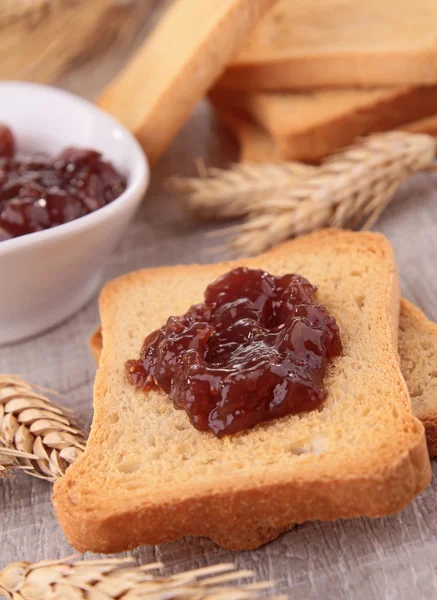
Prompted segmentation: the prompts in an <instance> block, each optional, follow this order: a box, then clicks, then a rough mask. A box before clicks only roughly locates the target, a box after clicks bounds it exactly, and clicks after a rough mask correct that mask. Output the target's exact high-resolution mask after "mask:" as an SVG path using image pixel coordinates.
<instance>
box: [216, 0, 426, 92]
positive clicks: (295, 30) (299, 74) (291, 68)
mask: <svg viewBox="0 0 437 600" xmlns="http://www.w3.org/2000/svg"><path fill="white" fill-rule="evenodd" d="M436 18H437V9H436V7H435V4H434V3H433V2H431V3H430V2H429V0H415V2H414V3H413V2H411V0H384V2H381V1H380V0H366V2H362V0H348V1H347V2H338V0H324V1H323V2H320V0H294V1H293V2H291V1H290V0H279V1H278V2H277V3H276V4H275V5H274V6H273V8H272V9H271V10H270V12H269V13H268V14H267V15H266V17H265V18H264V19H263V20H262V21H261V22H260V23H259V24H258V25H257V27H255V29H254V31H253V32H252V34H251V35H250V36H248V38H247V39H246V40H245V43H244V45H243V47H242V49H241V50H240V52H239V53H238V54H237V55H236V56H235V57H234V60H233V61H232V62H231V63H230V64H229V65H228V69H227V71H226V72H225V74H224V76H223V77H222V80H221V83H220V85H222V86H224V87H227V88H228V89H229V88H234V89H242V90H248V89H295V90H302V89H316V88H324V87H331V86H332V87H337V88H338V87H339V88H347V87H364V88H373V87H394V86H404V85H412V86H415V85H432V84H435V83H437V39H436V35H435V29H434V27H433V24H434V23H435V21H436ZM351 23H353V25H351ZM327 24H329V26H327ZM418 32H420V35H419V36H418Z"/></svg>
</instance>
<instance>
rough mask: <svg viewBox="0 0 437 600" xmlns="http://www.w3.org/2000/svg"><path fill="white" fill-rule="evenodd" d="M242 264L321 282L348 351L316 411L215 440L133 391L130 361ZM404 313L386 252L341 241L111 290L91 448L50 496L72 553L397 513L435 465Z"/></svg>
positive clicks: (260, 536)
mask: <svg viewBox="0 0 437 600" xmlns="http://www.w3.org/2000/svg"><path fill="white" fill-rule="evenodd" d="M241 265H244V266H246V267H249V268H251V269H261V270H263V271H265V272H268V273H272V274H274V275H275V276H277V277H283V276H285V275H287V274H291V273H297V274H299V275H301V276H302V277H303V278H306V279H308V281H310V282H311V283H312V284H314V285H316V286H317V287H318V290H317V294H316V300H317V302H318V303H320V304H321V305H323V306H324V307H325V308H326V310H327V311H328V312H329V315H332V316H333V317H334V318H335V321H336V323H337V325H338V327H339V332H340V336H341V343H342V351H341V353H340V354H339V355H338V356H334V357H333V358H331V359H330V360H329V363H328V365H327V369H326V373H325V376H324V378H323V387H324V388H325V389H326V392H327V394H326V397H325V399H324V401H323V402H322V403H321V404H320V405H319V406H317V408H315V409H314V410H311V411H309V412H299V413H298V414H288V415H287V416H282V417H281V418H277V419H274V420H269V421H265V422H260V423H258V424H257V425H256V426H254V427H252V428H250V429H247V430H242V431H240V432H238V433H233V434H231V435H225V436H223V437H222V438H219V437H217V436H216V435H214V433H213V432H212V431H199V430H198V429H196V428H195V427H193V425H192V424H191V423H190V420H189V418H188V415H187V413H186V412H185V411H184V410H176V409H175V407H174V406H173V403H172V402H171V401H170V399H169V397H168V396H167V395H166V394H164V393H163V392H162V391H161V390H159V389H156V388H153V387H151V388H150V389H149V390H148V391H147V393H144V391H143V390H140V389H138V388H137V387H134V386H132V385H131V384H130V383H129V382H128V378H127V373H126V367H125V363H126V361H128V360H129V359H132V358H133V357H138V356H139V355H140V352H141V349H142V347H143V344H144V340H145V338H146V337H147V336H150V334H151V333H152V332H155V331H156V330H159V328H161V327H162V326H163V324H165V323H166V322H167V319H168V318H169V317H170V316H174V315H183V314H184V313H186V311H187V310H188V309H189V307H191V306H192V305H194V304H196V303H199V302H201V301H202V298H203V294H204V292H205V289H206V288H207V286H208V285H209V284H211V282H213V281H215V280H216V279H217V278H218V277H220V276H222V275H223V274H224V273H227V272H228V271H229V270H230V269H233V268H235V267H239V266H241ZM399 301H400V296H399V280H398V276H397V270H396V264H395V259H394V256H393V251H392V248H391V246H390V244H389V242H388V241H387V240H386V239H385V238H384V237H383V236H381V235H379V234H374V233H351V232H340V231H333V230H326V231H320V232H317V233H315V234H312V235H309V236H306V237H304V238H300V239H298V240H295V241H291V242H288V243H285V244H282V245H281V246H279V247H277V248H275V249H274V250H271V251H269V252H267V253H265V254H263V255H261V256H258V257H256V258H253V259H247V260H244V261H238V262H234V263H229V262H228V263H221V264H215V265H204V266H199V265H191V266H179V267H164V268H158V269H146V270H142V271H138V272H136V273H131V274H129V275H126V276H124V277H121V278H119V279H117V280H115V281H113V282H111V283H109V284H108V285H107V286H106V287H105V288H104V290H103V292H102V294H101V297H100V316H101V324H102V330H103V335H104V345H103V349H102V353H101V356H100V361H99V369H98V371H97V375H96V381H95V387H94V420H93V426H92V431H91V435H90V439H89V442H88V445H87V449H86V452H85V453H84V455H83V456H82V457H81V458H80V459H79V460H78V461H77V463H75V464H74V465H72V466H71V467H70V468H69V469H68V471H67V473H66V475H65V477H64V478H63V479H62V480H60V481H58V482H57V483H56V485H55V489H54V496H53V502H54V506H55V510H56V513H57V515H58V518H59V520H60V523H61V526H62V527H63V530H64V532H65V534H66V536H67V538H68V539H69V541H70V543H71V544H72V545H73V546H74V547H75V548H77V549H78V550H92V551H95V552H120V551H123V550H127V549H129V548H133V547H136V546H138V545H140V544H144V543H146V544H159V543H162V542H165V541H169V540H174V539H176V538H178V537H180V536H184V535H197V536H207V537H210V538H211V539H212V540H214V541H215V542H217V543H218V544H219V545H222V546H224V547H226V548H232V549H235V550H241V549H249V548H255V547H257V546H259V545H260V544H262V543H264V542H266V541H267V540H268V539H271V537H274V536H276V535H277V534H278V533H279V532H280V531H281V530H284V529H286V528H288V527H290V524H293V523H302V522H304V521H307V520H316V519H322V520H335V519H339V518H349V517H358V516H368V517H377V516H382V515H388V514H391V513H394V512H396V511H398V510H400V509H401V508H403V507H404V506H405V505H406V504H408V503H409V502H410V501H412V500H413V498H414V497H415V496H416V495H417V494H418V493H420V491H421V490H422V489H423V488H424V487H425V486H427V485H428V483H429V481H430V477H431V469H430V464H429V457H428V453H427V449H426V441H425V434H424V427H423V425H422V423H421V422H420V421H419V420H418V419H417V418H415V417H414V416H413V414H412V409H411V403H410V398H409V394H408V390H407V387H406V384H405V381H404V379H403V377H402V374H401V371H400V368H399V363H398V353H397V342H398V340H397V332H398V321H399ZM299 310H300V309H299ZM312 351H313V350H312ZM314 352H315V350H314ZM308 360H312V359H308Z"/></svg>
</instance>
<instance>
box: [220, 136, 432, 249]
mask: <svg viewBox="0 0 437 600" xmlns="http://www.w3.org/2000/svg"><path fill="white" fill-rule="evenodd" d="M436 148H437V140H436V138H434V137H432V136H428V135H419V134H411V133H405V132H401V131H392V132H389V133H383V134H377V135H373V136H369V137H368V138H364V139H363V140H361V141H360V142H358V143H357V144H355V145H354V146H351V147H350V148H347V149H345V150H344V151H343V152H340V153H338V154H337V155H334V156H333V157H332V158H331V159H330V160H328V161H326V162H325V163H324V164H322V165H321V166H320V167H318V169H317V171H315V172H314V174H313V175H312V176H310V177H308V178H306V179H305V180H301V181H297V182H296V184H295V185H293V186H290V187H289V189H288V190H286V191H283V192H280V193H278V194H274V195H272V196H271V197H270V198H268V199H267V200H266V201H265V202H263V203H261V204H259V205H258V206H256V207H255V208H254V209H253V210H251V211H250V213H249V214H248V216H247V219H246V221H245V222H244V223H243V224H242V225H241V227H239V228H238V229H237V233H236V235H235V237H234V239H233V240H232V241H231V244H230V246H231V248H232V250H233V251H234V253H236V254H257V253H258V252H262V251H264V250H265V249H266V248H269V247H271V246H273V245H275V244H277V243H279V242H281V241H284V240H286V239H288V238H291V237H295V236H299V235H303V234H306V233H309V232H311V231H314V230H316V229H321V228H323V227H340V228H342V227H346V228H360V229H369V228H370V227H371V226H372V225H373V224H374V223H375V222H376V221H377V219H378V218H379V217H380V215H381V213H382V212H383V211H384V209H385V208H386V207H387V205H388V204H389V203H390V201H391V199H392V198H393V195H394V192H395V190H396V188H397V187H398V186H399V184H400V183H401V182H402V181H404V180H405V179H406V178H407V177H408V176H410V175H411V174H412V173H414V172H417V171H421V170H423V169H426V168H427V167H428V166H429V165H430V164H431V163H432V161H433V159H434V157H435V154H436Z"/></svg>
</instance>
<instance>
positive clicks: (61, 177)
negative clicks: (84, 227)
mask: <svg viewBox="0 0 437 600" xmlns="http://www.w3.org/2000/svg"><path fill="white" fill-rule="evenodd" d="M125 189H126V179H125V177H124V176H123V175H121V174H120V173H118V171H117V170H116V169H115V167H114V166H113V165H112V164H111V163H110V162H109V161H106V160H104V159H103V157H102V155H101V153H100V152H97V151H95V150H88V149H80V148H71V147H70V148H65V149H64V150H62V151H61V152H60V153H58V154H57V155H56V156H54V157H53V158H51V157H48V156H46V155H42V154H39V155H32V156H25V157H20V156H18V153H17V151H16V142H15V139H14V135H13V132H12V130H11V129H10V128H9V127H7V126H6V125H3V124H0V241H1V240H5V239H9V238H11V237H19V236H22V235H26V234H28V233H34V232H36V231H42V230H44V229H50V228H51V227H55V226H56V225H62V224H64V223H68V222H69V221H73V220H74V219H78V218H79V217H83V216H85V215H87V214H89V213H91V212H93V211H95V210H97V209H99V208H102V207H103V206H106V205H107V204H109V203H110V202H112V201H113V200H115V199H116V198H118V197H119V196H120V195H121V194H122V193H123V192H124V190H125Z"/></svg>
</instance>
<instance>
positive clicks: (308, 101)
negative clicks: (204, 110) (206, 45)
mask: <svg viewBox="0 0 437 600" xmlns="http://www.w3.org/2000/svg"><path fill="white" fill-rule="evenodd" d="M210 98H211V100H212V102H213V104H214V105H215V106H216V108H217V109H218V111H219V113H220V112H221V106H223V105H224V106H225V107H226V106H227V107H228V108H230V109H231V110H232V109H234V111H238V110H239V111H243V113H244V114H246V115H247V116H248V117H249V118H250V119H251V120H252V121H253V122H254V123H256V124H257V125H259V126H260V127H262V128H263V129H264V130H265V131H267V132H268V133H269V134H270V135H271V137H273V138H274V140H276V144H277V146H278V151H279V154H280V156H281V157H282V159H284V160H302V161H307V162H314V161H318V160H320V159H321V158H323V157H325V156H328V155H329V154H331V153H332V152H334V151H336V150H338V149H339V148H342V147H344V146H348V145H349V144H352V143H353V142H354V141H355V140H356V138H357V137H360V136H363V135H368V134H370V133H376V132H381V131H389V130H390V129H394V128H399V127H402V126H403V125H404V124H405V123H410V122H411V121H415V120H417V119H421V120H424V119H425V118H426V117H429V116H430V115H435V113H436V106H437V86H430V87H426V88H396V89H388V90H383V89H378V90H320V91H314V92H311V93H300V94H298V93H291V92H283V93H279V92H278V93H275V92H270V93H269V92H264V93H244V92H238V93H229V92H228V93H224V92H222V91H220V90H213V91H211V92H210ZM418 127H419V129H420V127H422V131H423V130H424V129H423V127H426V123H422V125H420V124H419V125H418Z"/></svg>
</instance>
